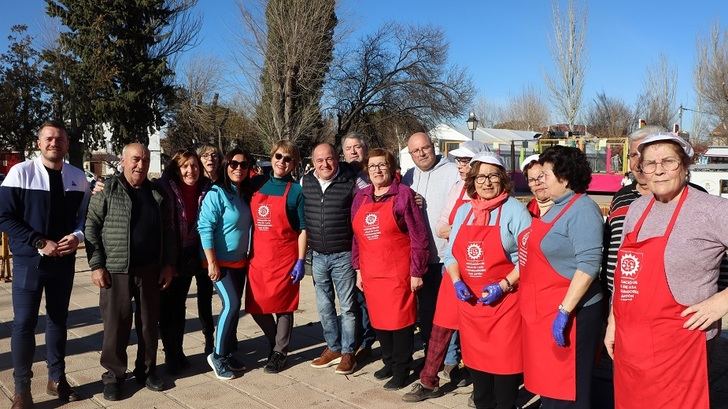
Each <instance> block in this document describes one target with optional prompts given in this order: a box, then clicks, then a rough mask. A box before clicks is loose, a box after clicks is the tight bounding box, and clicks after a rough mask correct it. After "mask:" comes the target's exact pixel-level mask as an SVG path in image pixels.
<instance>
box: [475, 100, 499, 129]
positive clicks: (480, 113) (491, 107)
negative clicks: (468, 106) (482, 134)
mask: <svg viewBox="0 0 728 409" xmlns="http://www.w3.org/2000/svg"><path fill="white" fill-rule="evenodd" d="M473 105H474V106H473V113H474V114H475V116H476V117H477V118H478V126H480V127H482V128H493V127H495V125H496V124H497V123H500V122H502V119H501V118H502V117H503V107H501V106H500V105H498V104H496V103H494V102H491V101H490V100H488V99H487V98H486V97H484V96H480V97H478V99H477V100H476V101H475V103H474V104H473Z"/></svg>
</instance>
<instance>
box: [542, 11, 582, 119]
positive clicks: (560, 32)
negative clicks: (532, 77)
mask: <svg viewBox="0 0 728 409" xmlns="http://www.w3.org/2000/svg"><path fill="white" fill-rule="evenodd" d="M575 3H576V0H569V5H568V9H567V12H566V16H562V15H561V11H560V10H559V5H558V0H554V1H553V7H552V12H553V24H554V27H553V28H554V33H553V37H552V38H551V42H550V43H551V44H550V45H551V54H552V55H553V58H554V67H555V69H556V73H555V74H553V75H549V74H546V76H545V78H546V85H547V86H548V88H549V91H551V100H552V103H553V104H554V107H555V108H556V111H557V112H558V113H559V115H561V116H562V118H563V120H566V122H567V123H568V125H569V129H570V130H571V131H572V132H573V130H574V123H575V122H576V118H577V116H578V115H579V110H580V109H581V101H582V91H583V89H584V73H585V71H586V64H587V62H586V58H587V56H586V21H587V12H586V10H585V9H584V10H582V9H577V6H576V4H575Z"/></svg>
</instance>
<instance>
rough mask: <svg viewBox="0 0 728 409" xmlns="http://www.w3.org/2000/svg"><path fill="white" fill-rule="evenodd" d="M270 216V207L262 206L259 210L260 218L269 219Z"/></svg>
mask: <svg viewBox="0 0 728 409" xmlns="http://www.w3.org/2000/svg"><path fill="white" fill-rule="evenodd" d="M268 215H270V207H268V206H267V205H262V206H260V207H259V208H258V216H260V217H268Z"/></svg>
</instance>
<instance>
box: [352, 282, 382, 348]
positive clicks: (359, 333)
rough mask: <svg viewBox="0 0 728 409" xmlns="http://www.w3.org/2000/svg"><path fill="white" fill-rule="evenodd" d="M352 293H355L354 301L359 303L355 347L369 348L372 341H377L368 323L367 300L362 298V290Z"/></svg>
mask: <svg viewBox="0 0 728 409" xmlns="http://www.w3.org/2000/svg"><path fill="white" fill-rule="evenodd" d="M354 291H356V300H357V302H358V303H359V316H358V317H357V320H356V345H357V348H371V347H372V344H374V341H376V340H377V334H376V333H375V332H374V329H373V328H372V323H371V321H369V310H368V309H367V300H366V299H365V298H364V292H363V291H362V290H360V289H358V288H355V289H354Z"/></svg>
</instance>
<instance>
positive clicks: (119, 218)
mask: <svg viewBox="0 0 728 409" xmlns="http://www.w3.org/2000/svg"><path fill="white" fill-rule="evenodd" d="M144 183H149V184H150V185H151V188H152V195H153V196H154V199H155V200H156V201H157V205H158V211H159V212H160V218H159V220H161V226H162V231H161V235H162V236H161V237H162V239H161V241H160V242H161V248H160V249H159V263H160V266H164V265H173V264H174V260H175V259H176V256H177V254H176V253H177V249H176V244H175V240H174V234H173V222H172V220H171V214H172V212H171V208H170V207H169V206H170V204H169V201H168V200H167V198H166V196H165V194H164V193H163V192H162V191H161V190H160V189H159V188H158V187H156V186H155V185H154V184H151V182H149V181H148V180H147V181H145V182H144ZM127 189H130V187H129V186H128V185H127V184H126V183H125V182H124V181H122V180H121V179H119V177H116V176H114V177H112V178H110V179H109V180H108V181H107V182H106V183H105V184H104V190H103V191H101V192H99V193H96V194H95V195H94V196H93V197H91V202H90V203H89V206H88V214H87V215H86V229H85V232H84V233H85V235H86V255H87V257H88V264H89V267H90V268H91V270H96V269H98V268H106V270H107V271H108V272H109V273H111V274H127V273H128V272H129V243H130V237H129V232H130V226H129V223H130V220H131V199H130V198H129V194H128V193H127Z"/></svg>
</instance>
